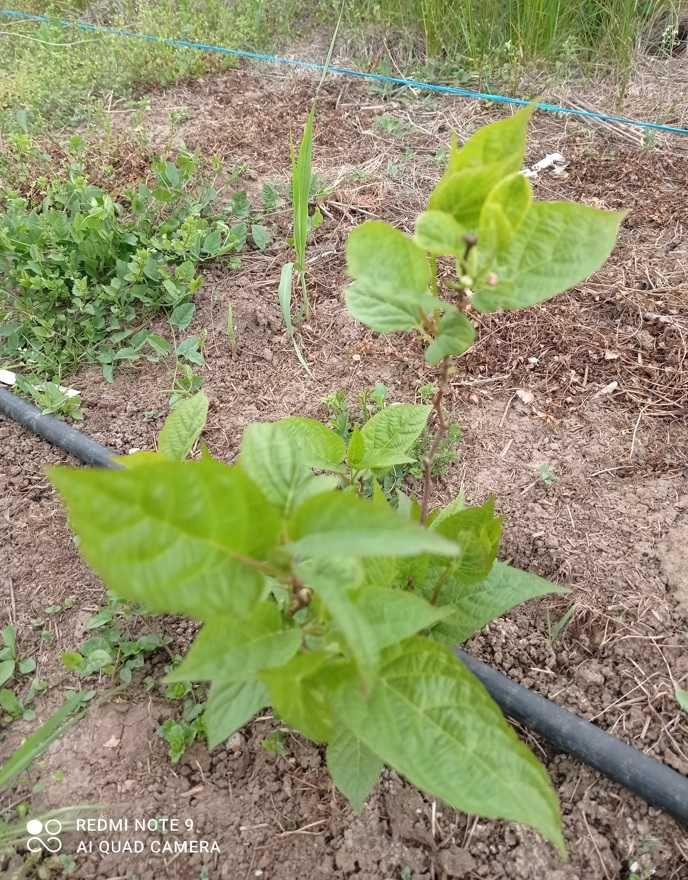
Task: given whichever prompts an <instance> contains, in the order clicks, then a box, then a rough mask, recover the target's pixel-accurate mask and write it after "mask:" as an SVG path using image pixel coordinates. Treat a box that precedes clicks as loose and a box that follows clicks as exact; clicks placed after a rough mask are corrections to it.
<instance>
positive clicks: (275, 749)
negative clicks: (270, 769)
mask: <svg viewBox="0 0 688 880" xmlns="http://www.w3.org/2000/svg"><path fill="white" fill-rule="evenodd" d="M261 746H262V747H263V748H264V749H265V751H266V752H270V753H271V754H272V755H279V757H280V758H284V757H285V756H286V755H287V754H288V752H287V738H286V736H285V735H284V731H283V730H273V731H272V733H270V734H268V736H266V737H265V738H264V739H263V740H262V741H261Z"/></svg>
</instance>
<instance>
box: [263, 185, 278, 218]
mask: <svg viewBox="0 0 688 880" xmlns="http://www.w3.org/2000/svg"><path fill="white" fill-rule="evenodd" d="M260 198H261V202H262V205H263V211H265V213H266V214H270V213H272V211H274V210H275V209H276V208H277V202H278V200H279V194H278V192H277V188H276V186H275V185H274V184H272V183H265V184H263V188H262V190H261V192H260Z"/></svg>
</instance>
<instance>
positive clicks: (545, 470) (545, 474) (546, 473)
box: [537, 463, 557, 489]
mask: <svg viewBox="0 0 688 880" xmlns="http://www.w3.org/2000/svg"><path fill="white" fill-rule="evenodd" d="M537 472H538V476H539V477H540V479H541V480H542V482H543V483H544V484H545V486H547V488H548V489H549V487H550V486H553V485H554V484H555V483H556V481H557V478H556V475H555V473H554V471H553V470H552V468H551V467H550V466H549V465H548V464H546V463H545V464H539V465H538V466H537Z"/></svg>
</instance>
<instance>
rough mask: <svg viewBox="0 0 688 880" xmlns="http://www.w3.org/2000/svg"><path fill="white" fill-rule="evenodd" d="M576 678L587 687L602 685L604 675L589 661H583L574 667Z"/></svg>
mask: <svg viewBox="0 0 688 880" xmlns="http://www.w3.org/2000/svg"><path fill="white" fill-rule="evenodd" d="M576 679H577V680H578V681H579V682H580V683H581V684H583V685H586V686H588V687H602V685H603V684H604V675H602V673H601V672H600V670H599V669H598V668H597V667H596V666H595V665H593V664H591V663H584V664H583V665H582V666H579V667H578V669H576Z"/></svg>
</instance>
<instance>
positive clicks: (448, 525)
mask: <svg viewBox="0 0 688 880" xmlns="http://www.w3.org/2000/svg"><path fill="white" fill-rule="evenodd" d="M531 112H532V108H531V107H528V108H525V109H524V110H522V111H520V112H519V113H516V114H515V115H514V116H512V117H511V118H509V119H507V120H504V121H501V122H498V123H495V124H493V125H490V126H487V127H485V128H482V129H480V130H479V131H478V132H476V134H474V135H473V137H471V138H470V139H469V140H468V141H467V143H466V144H465V145H464V146H463V147H462V148H459V147H458V146H457V145H456V144H455V143H454V144H453V145H452V147H451V151H450V156H449V167H448V169H447V171H446V173H445V174H444V176H443V177H442V178H441V180H440V181H439V183H438V184H437V186H436V187H435V189H434V190H433V192H432V194H431V196H430V201H429V204H428V209H427V210H426V211H424V212H423V213H422V214H421V215H420V216H419V217H418V219H417V222H416V228H415V235H414V236H413V237H412V238H411V237H409V236H407V235H405V234H404V233H403V232H401V231H399V230H398V229H395V228H393V227H392V226H390V225H388V224H386V223H382V222H377V221H372V222H367V223H364V224H363V225H362V226H360V227H358V228H357V229H355V230H354V231H353V232H352V233H351V236H350V238H349V241H348V246H347V262H348V271H349V273H350V275H351V276H352V278H353V283H352V284H351V285H350V287H349V288H348V290H347V293H346V302H347V305H348V308H349V310H350V311H351V313H352V314H353V316H354V317H356V318H357V319H358V320H359V321H361V322H363V323H364V324H366V325H367V326H368V327H371V328H372V329H373V330H376V331H379V332H381V333H390V332H393V331H411V332H415V333H417V334H419V335H420V337H421V339H422V340H423V342H424V343H425V360H426V362H427V363H429V364H431V365H435V366H436V367H437V371H438V379H437V383H436V387H437V393H436V394H435V396H434V400H433V402H432V405H431V406H430V405H426V406H412V405H398V406H389V407H385V408H384V409H382V410H381V411H380V412H379V413H377V414H376V415H375V416H374V417H373V418H372V419H370V420H369V421H368V422H367V423H366V424H365V425H364V426H363V427H362V428H360V429H357V430H356V431H354V432H353V434H352V435H351V437H350V439H349V442H348V444H345V442H344V440H343V439H342V438H341V437H340V436H339V435H338V434H336V433H335V432H334V431H333V430H331V429H330V428H328V427H326V426H325V425H323V424H321V423H320V422H318V421H315V420H313V419H310V418H303V417H300V416H294V417H290V418H286V419H281V420H280V421H276V422H262V423H256V424H252V425H250V426H249V427H248V428H247V429H246V431H245V433H244V435H243V439H242V443H241V452H240V455H239V457H238V460H237V461H236V462H235V463H233V464H231V465H227V464H224V463H223V462H220V461H217V460H216V459H214V458H213V457H212V456H211V455H210V454H209V453H208V452H207V451H203V453H202V455H201V457H200V459H199V460H184V459H185V456H186V455H187V453H188V452H189V450H190V449H191V448H192V446H193V444H194V443H195V441H196V440H197V438H198V437H199V435H200V433H201V430H202V428H203V424H204V420H205V413H206V409H207V403H206V401H205V398H204V397H203V395H202V393H199V394H197V395H195V396H194V397H192V398H190V399H189V400H187V401H184V402H182V403H180V404H179V405H178V406H177V407H176V408H175V410H174V411H173V413H172V415H171V416H170V419H171V420H173V421H172V422H168V424H166V426H165V429H164V431H163V435H161V438H160V443H159V449H158V451H157V452H154V453H153V452H148V453H139V454H137V455H134V456H127V457H126V458H124V459H122V460H121V463H122V465H123V467H122V469H121V470H116V471H99V470H89V469H73V468H67V467H58V468H53V469H52V470H51V479H52V481H53V483H54V485H55V486H56V487H57V489H58V491H59V492H60V494H61V495H62V497H63V499H64V501H65V503H66V506H67V509H68V511H69V517H70V522H71V526H72V528H73V530H74V532H75V533H76V534H77V535H78V538H79V547H80V550H81V552H82V553H83V555H84V557H85V558H86V560H87V561H88V562H89V563H90V564H91V565H92V567H93V568H94V569H95V571H96V572H98V574H99V575H100V576H101V577H102V578H103V580H104V581H105V582H106V584H107V585H108V586H109V587H110V589H111V590H112V591H113V592H114V593H115V594H116V595H118V596H120V597H121V598H123V599H125V600H127V601H130V602H136V603H139V604H141V605H143V606H144V607H147V608H148V609H149V610H150V611H151V612H163V613H174V614H185V615H188V616H190V617H192V618H195V619H196V620H197V621H199V623H200V624H201V629H200V631H199V633H198V635H197V636H196V640H195V641H194V643H193V645H192V646H191V648H190V649H189V651H188V653H187V655H186V657H185V658H184V660H183V661H182V663H181V664H180V665H179V666H178V667H176V668H175V669H174V671H173V672H172V673H170V675H169V676H168V679H169V680H170V681H178V680H184V681H206V682H209V683H210V691H209V697H208V705H207V710H206V726H207V731H208V738H209V745H210V747H211V748H213V747H215V746H217V745H218V744H220V743H222V742H223V741H225V740H226V739H227V738H228V737H229V736H230V735H231V734H232V733H233V732H234V731H235V730H237V729H238V728H239V727H241V726H242V725H244V724H245V723H246V722H248V721H249V720H250V719H251V718H252V717H253V715H254V714H255V713H256V712H258V711H261V710H263V709H264V708H266V707H272V711H273V712H274V713H275V715H276V716H278V717H279V718H280V719H281V720H282V721H283V723H284V724H286V725H289V726H290V727H292V728H293V729H295V730H297V731H299V732H300V733H301V734H303V735H304V736H306V737H308V738H310V739H311V740H313V741H314V742H316V743H321V744H323V745H324V746H325V747H326V757H327V766H328V768H329V770H330V773H331V775H332V778H333V780H334V782H335V784H336V786H337V787H338V789H339V790H340V791H341V792H342V793H343V794H344V795H345V796H346V797H347V798H348V799H349V801H350V802H351V803H352V805H353V806H354V808H355V809H357V810H360V809H361V808H362V806H363V803H364V802H365V800H366V797H367V796H368V794H369V793H370V791H371V790H372V788H373V787H374V785H375V783H376V780H377V779H378V777H379V775H380V772H381V771H382V769H383V767H384V765H389V766H390V767H392V768H394V769H395V770H396V771H397V772H399V773H400V774H402V775H403V776H405V777H406V778H407V779H408V780H409V781H410V782H411V783H413V784H414V785H416V786H418V787H419V788H421V789H422V790H424V791H425V792H427V793H429V794H430V795H432V796H433V797H437V798H441V799H442V800H443V801H445V802H446V803H448V804H450V805H452V806H453V807H455V808H457V809H459V810H463V811H465V812H467V813H473V814H477V815H481V816H485V817H490V818H502V819H507V820H512V821H515V822H522V823H525V824H527V825H530V826H532V827H533V828H535V829H537V830H538V831H539V832H540V833H541V834H542V835H543V836H544V837H545V838H546V839H547V840H549V841H551V842H552V843H553V844H554V845H555V846H557V847H558V848H559V849H561V850H562V851H563V848H564V843H563V837H562V832H561V820H560V813H559V805H558V801H557V797H556V795H555V792H554V789H553V787H552V785H551V783H550V780H549V778H548V776H547V773H546V771H545V769H544V768H543V767H542V766H541V764H540V763H539V762H538V761H537V760H536V758H535V757H534V756H533V754H532V753H531V752H530V750H529V749H528V748H527V747H526V746H525V745H524V744H523V743H522V742H521V741H520V740H519V738H518V737H517V736H516V734H515V733H514V731H513V729H512V728H511V727H510V725H509V724H508V723H507V722H506V721H505V719H504V718H503V716H502V714H501V712H500V710H499V709H498V707H497V705H496V704H495V703H494V702H493V701H492V699H491V698H490V696H489V695H488V693H487V691H486V690H485V689H484V688H483V686H482V685H481V684H480V682H479V681H478V680H477V679H476V678H475V677H474V676H473V675H472V674H471V673H470V672H469V671H468V669H467V668H466V667H465V666H464V665H463V664H462V663H461V662H460V661H459V660H458V659H457V657H456V656H455V655H454V654H453V653H452V650H451V646H453V645H456V644H458V643H461V642H464V641H466V639H468V638H470V637H471V636H473V635H474V634H475V633H476V632H478V631H479V630H480V629H481V628H482V627H483V626H484V625H485V624H486V623H488V622H489V621H491V620H492V619H494V618H495V617H498V616H499V615H501V614H504V613H505V612H506V611H508V610H509V609H511V608H513V607H514V606H515V605H517V604H518V603H520V602H523V601H525V600H527V599H530V598H534V597H537V596H542V595H544V594H547V593H552V592H558V591H561V588H559V587H557V586H555V585H553V584H551V583H549V582H548V581H546V580H543V579H542V578H540V577H537V576H536V575H534V574H530V573H528V572H525V571H521V570H519V569H516V568H514V567H512V566H510V565H507V564H505V563H503V562H500V561H498V560H497V551H498V546H499V540H500V533H501V527H502V526H501V520H500V518H499V517H498V516H496V515H495V513H494V507H493V502H492V500H490V501H488V502H487V503H485V504H482V505H481V506H475V507H469V506H466V505H465V504H464V501H463V499H462V498H459V499H457V500H455V501H454V502H452V503H450V504H449V505H447V506H446V507H442V508H433V506H432V501H433V486H432V459H433V455H434V453H435V451H436V449H437V448H438V444H439V443H440V442H441V439H442V437H443V436H444V433H445V431H446V426H447V419H446V416H445V414H444V401H445V398H446V397H447V395H448V393H449V379H450V373H451V371H452V370H453V369H454V367H452V359H453V358H455V357H456V356H458V355H461V354H462V353H463V352H465V351H466V350H467V349H468V348H469V347H470V346H471V344H472V342H473V338H474V328H473V324H472V322H471V317H470V316H471V313H472V312H473V311H478V312H494V311H496V310H498V309H517V308H524V307H527V306H531V305H534V304H535V303H539V302H542V301H544V300H546V299H548V298H549V297H551V296H553V295H554V294H556V293H557V292H559V291H562V290H565V289H566V288H568V287H570V286H572V285H574V284H577V283H579V282H580V281H582V280H583V279H585V278H586V277H587V276H588V275H590V274H591V273H592V272H593V271H595V270H596V269H597V268H598V267H599V266H600V265H601V264H602V263H603V262H604V260H605V259H606V258H607V256H608V255H609V253H610V251H611V250H612V247H613V245H614V242H615V239H616V235H617V231H618V227H619V223H620V221H621V219H622V216H623V215H622V214H620V213H613V212H608V211H602V210H597V209H595V208H590V207H584V206H582V205H577V204H570V203H567V202H534V201H533V196H532V192H531V186H530V183H529V182H528V180H527V179H526V178H525V177H523V176H522V175H521V174H520V173H519V170H520V168H521V166H522V163H523V156H524V151H525V139H526V129H527V124H528V119H529V117H530V115H531ZM445 258H449V260H450V261H451V262H450V263H449V264H447V262H446V260H445ZM449 268H451V272H449V271H448V269H449ZM430 419H431V420H432V422H431V428H432V430H433V431H434V441H433V443H432V445H431V448H430V449H429V453H428V455H427V456H426V457H425V459H424V462H423V469H424V478H423V481H422V493H421V497H420V498H419V499H411V498H407V497H405V496H400V498H399V503H398V504H396V505H394V506H392V504H390V502H389V501H388V500H387V499H386V498H385V496H384V493H383V492H382V491H381V490H380V489H379V488H378V487H377V484H376V481H373V491H372V496H371V495H370V493H369V492H364V491H362V489H361V486H362V483H363V481H364V480H367V481H368V485H370V476H371V475H376V474H379V473H384V471H385V469H389V468H391V467H394V466H396V465H398V464H401V463H404V462H407V461H408V460H409V451H410V450H411V449H412V448H413V446H414V444H415V443H416V441H417V439H418V438H419V436H420V435H421V433H422V432H423V431H424V429H425V428H426V424H427V423H428V420H430Z"/></svg>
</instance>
